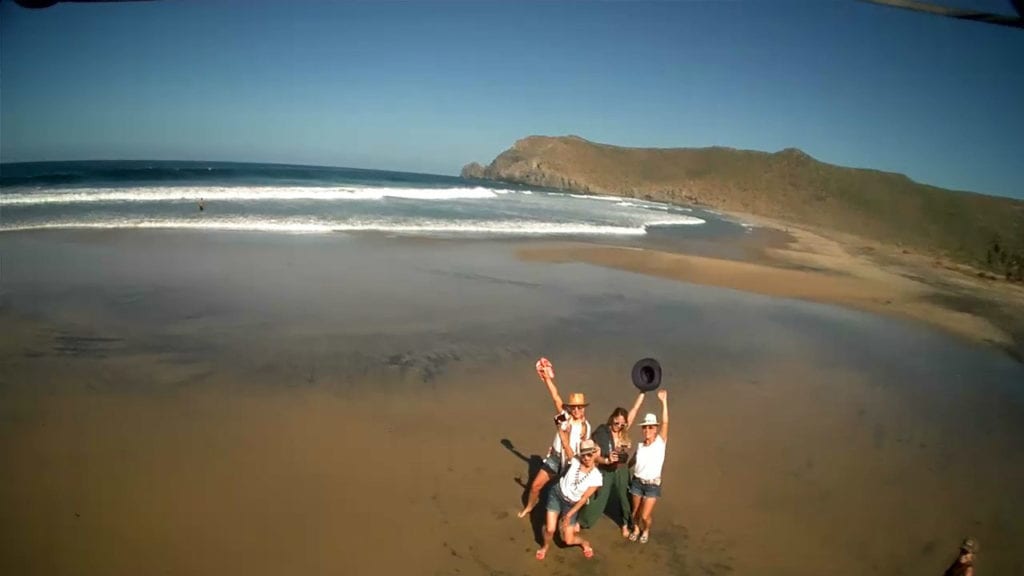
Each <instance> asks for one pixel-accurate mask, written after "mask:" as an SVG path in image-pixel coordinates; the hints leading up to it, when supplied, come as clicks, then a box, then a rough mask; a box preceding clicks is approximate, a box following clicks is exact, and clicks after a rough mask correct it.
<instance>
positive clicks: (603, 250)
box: [516, 212, 1024, 363]
mask: <svg viewBox="0 0 1024 576" xmlns="http://www.w3.org/2000/svg"><path fill="white" fill-rule="evenodd" d="M721 213H722V215H723V216H726V217H728V218H732V219H735V220H737V221H739V222H746V223H749V224H751V225H753V226H755V229H762V230H769V231H772V232H775V233H781V234H783V235H785V236H786V238H785V239H784V240H781V241H780V240H779V239H778V234H776V235H775V236H774V237H773V238H771V239H770V240H765V239H762V240H758V241H753V242H752V241H749V240H745V239H738V240H733V241H731V242H732V243H733V244H735V245H739V246H741V247H742V250H741V251H740V252H741V253H742V256H740V257H734V258H730V257H728V256H727V255H719V254H716V255H707V254H701V253H700V252H699V251H694V250H690V249H688V247H687V246H686V245H685V243H682V244H681V245H679V246H676V247H672V248H665V247H657V248H647V247H635V246H616V245H611V244H609V243H601V244H598V243H588V242H557V241H553V242H549V243H548V244H546V245H544V246H525V247H520V248H518V249H517V250H516V254H517V256H518V257H519V258H520V259H522V260H524V261H527V262H546V263H569V262H582V263H586V264H591V265H595V266H603V267H608V268H614V269H618V270H624V271H628V272H634V273H638V274H644V275H648V276H654V277H659V278H665V279H670V280H676V281H679V282H687V283H692V284H700V285H704V286H713V287H718V288H728V289H732V290H739V291H742V292H748V293H754V294H760V295H764V296H770V297H774V298H792V299H797V300H804V301H810V302H815V303H820V304H826V305H835V306H841V307H845V308H851V309H855V310H860V311H863V312H870V313H873V314H879V315H883V316H888V317H894V318H900V319H905V320H913V321H916V322H921V323H924V324H927V325H929V326H932V327H934V328H938V329H941V330H942V331H944V332H946V333H949V334H953V335H956V336H959V337H960V338H962V339H965V340H968V341H971V342H975V343H982V344H986V345H990V346H995V347H997V348H999V349H1000V350H1003V351H1004V352H1006V353H1007V354H1009V355H1010V356H1012V357H1013V358H1014V359H1015V360H1017V361H1018V362H1021V363H1024V287H1022V286H1018V285H1015V284H1012V283H1009V282H1003V281H1001V280H991V279H987V278H984V277H982V276H980V275H979V274H978V272H977V271H976V270H973V269H971V268H969V267H967V266H964V265H959V264H953V263H950V262H946V261H944V260H942V259H938V258H930V257H928V256H925V255H920V254H913V253H910V252H909V251H906V250H898V249H894V248H892V247H887V246H883V245H880V244H877V243H873V242H870V241H866V240H863V239H860V238H856V237H850V236H843V235H840V234H833V233H828V232H823V231H811V230H808V229H806V228H801V227H797V226H794V225H791V224H789V223H786V222H781V221H777V220H771V219H768V218H763V217H757V216H751V215H748V214H742V213H735V212H721Z"/></svg>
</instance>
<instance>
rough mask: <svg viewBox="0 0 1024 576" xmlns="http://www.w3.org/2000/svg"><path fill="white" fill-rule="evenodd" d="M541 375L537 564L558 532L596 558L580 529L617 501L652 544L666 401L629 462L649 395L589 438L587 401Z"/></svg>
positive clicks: (531, 499)
mask: <svg viewBox="0 0 1024 576" xmlns="http://www.w3.org/2000/svg"><path fill="white" fill-rule="evenodd" d="M537 374H538V375H539V376H540V379H541V380H542V381H543V382H544V384H545V385H546V386H547V388H548V392H549V393H550V394H551V400H552V402H554V405H555V411H556V412H557V415H556V416H555V418H554V422H555V426H556V429H557V430H556V433H555V439H554V442H553V443H552V445H551V448H550V449H549V450H548V453H547V456H546V457H545V458H544V461H543V463H542V464H541V467H540V470H539V471H538V472H537V475H536V476H535V477H534V479H533V482H532V483H531V484H530V486H529V492H528V495H527V498H526V505H525V506H524V507H523V509H522V510H521V511H520V512H519V517H520V518H524V517H526V516H527V515H529V514H530V512H531V511H532V510H533V509H534V508H535V507H536V506H537V504H538V503H539V502H540V495H541V491H542V490H543V489H544V487H545V486H547V485H548V483H549V482H551V481H553V480H556V481H557V483H556V484H555V485H554V486H552V487H551V490H550V491H549V492H548V498H547V503H546V514H545V521H544V543H543V545H542V546H541V547H540V549H538V550H537V553H536V556H537V559H538V560H543V559H544V558H545V556H547V553H548V549H549V548H550V547H551V542H552V541H553V540H554V536H555V531H556V529H558V530H559V532H560V534H561V537H562V541H563V542H564V543H565V545H566V546H570V547H571V546H579V547H580V548H581V549H582V550H583V555H584V556H585V557H587V558H591V557H593V555H594V549H593V547H592V546H591V545H590V542H588V541H587V540H586V539H585V538H583V537H581V535H580V529H581V527H582V528H584V529H586V528H591V527H592V526H594V524H595V523H596V522H597V520H598V519H599V518H600V517H601V515H603V514H604V513H605V508H606V506H607V504H608V501H609V499H610V498H611V497H612V496H613V495H614V496H615V498H616V499H617V500H618V504H619V509H620V510H621V511H622V516H621V518H620V519H619V521H620V525H621V527H622V536H623V538H627V539H629V540H631V541H634V542H640V543H643V544H645V543H647V541H648V539H649V538H650V534H651V515H652V512H653V511H654V505H655V504H656V503H657V502H658V498H659V497H661V470H662V467H663V466H664V463H665V447H666V445H667V443H668V393H667V392H666V391H665V390H659V391H658V393H657V395H658V400H660V401H661V418H660V420H659V418H658V416H657V415H656V414H654V413H649V414H646V415H645V416H644V418H643V420H641V421H640V428H641V430H642V440H641V442H640V444H638V445H637V447H636V450H635V451H634V452H633V453H632V455H630V449H631V446H632V443H631V441H630V439H629V430H630V428H631V427H632V426H633V422H634V420H635V419H636V415H637V413H638V412H639V411H640V406H641V405H642V404H643V401H644V396H645V393H644V392H641V393H640V394H638V395H637V397H636V400H635V401H634V402H633V406H632V408H630V409H629V410H628V411H627V410H626V409H625V408H616V409H615V410H612V413H611V415H610V416H608V421H607V422H606V423H605V424H602V425H600V426H598V427H597V429H596V430H593V431H592V430H591V427H590V422H589V421H588V420H587V412H586V410H587V406H588V405H589V404H588V403H587V400H586V396H585V395H584V394H582V393H580V392H574V393H572V394H570V395H569V399H568V401H563V400H562V397H561V395H560V394H559V392H558V387H557V386H555V371H554V368H553V367H552V366H551V362H550V361H548V360H547V359H546V358H541V359H540V360H539V361H538V362H537ZM630 467H632V468H633V472H632V474H630V470H629V469H630ZM627 493H628V497H627ZM977 548H978V544H977V541H976V540H974V539H973V538H967V539H966V540H964V541H963V543H962V544H961V546H960V551H959V552H958V554H957V558H956V559H955V560H954V561H953V564H952V565H951V566H950V567H949V568H948V569H947V570H946V572H945V573H944V574H945V575H946V576H972V575H973V574H974V557H975V554H976V553H977Z"/></svg>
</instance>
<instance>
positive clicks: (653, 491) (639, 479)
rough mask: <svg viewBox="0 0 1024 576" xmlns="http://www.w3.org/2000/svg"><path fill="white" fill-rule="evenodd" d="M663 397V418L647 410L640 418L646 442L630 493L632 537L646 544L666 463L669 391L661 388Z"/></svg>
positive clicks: (641, 447)
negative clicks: (641, 418) (659, 418)
mask: <svg viewBox="0 0 1024 576" xmlns="http://www.w3.org/2000/svg"><path fill="white" fill-rule="evenodd" d="M658 400H661V422H658V417H657V416H655V415H654V414H646V415H645V416H644V419H643V420H641V421H640V429H641V430H643V442H641V443H640V445H639V446H637V449H636V455H635V456H634V459H635V460H634V461H635V464H634V467H633V481H632V482H631V483H630V485H629V493H630V495H631V496H632V497H633V531H632V532H631V533H630V534H629V539H630V540H633V541H636V540H637V539H639V540H640V543H641V544H646V543H647V539H648V538H650V535H651V512H653V511H654V505H655V504H656V503H657V502H658V498H659V497H661V468H662V466H664V464H665V445H666V444H667V443H668V392H667V391H665V390H658Z"/></svg>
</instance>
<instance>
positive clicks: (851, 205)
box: [462, 136, 1024, 274]
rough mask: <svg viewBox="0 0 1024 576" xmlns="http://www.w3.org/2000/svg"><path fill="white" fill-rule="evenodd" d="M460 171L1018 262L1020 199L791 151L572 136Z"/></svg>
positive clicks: (1004, 264)
mask: <svg viewBox="0 0 1024 576" xmlns="http://www.w3.org/2000/svg"><path fill="white" fill-rule="evenodd" d="M462 174H463V176H464V177H468V178H483V179H489V180H500V181H505V182H514V183H520V184H529V185H534V186H544V187H551V188H558V189H563V190H572V191H577V192H586V193H592V194H614V195H621V196H633V197H640V198H647V199H652V200H660V201H667V202H676V203H686V204H699V205H705V206H710V207H713V208H719V209H723V210H733V211H742V212H747V213H751V214H755V215H760V216H767V217H770V218H778V219H781V220H786V221H790V222H793V223H795V224H804V225H809V226H814V227H819V228H824V229H829V230H835V231H840V232H844V233H850V234H855V235H858V236H862V237H865V238H870V239H873V240H878V241H881V242H884V243H889V244H894V245H896V244H898V245H903V246H907V247H911V248H914V249H917V250H921V251H926V252H934V253H941V254H944V255H946V256H949V257H951V258H954V259H957V260H960V261H964V262H969V263H973V264H982V265H985V264H987V265H988V267H989V268H991V269H993V270H997V271H1000V272H1004V271H1005V270H1006V269H1007V268H1012V269H1013V270H1016V272H1017V273H1018V274H1019V273H1020V268H1021V266H1022V265H1024V202H1021V201H1019V200H1013V199H1009V198H999V197H994V196H985V195H982V194H975V193H970V192H957V191H953V190H946V189H943V188H937V187H935V186H927V185H924V184H919V183H917V182H914V181H913V180H911V179H909V178H907V177H906V176H904V175H902V174H894V173H890V172H880V171H877V170H865V169H859V168H846V167H843V166H836V165H833V164H826V163H824V162H819V161H818V160H815V159H814V158H812V157H810V156H808V155H807V154H805V153H803V152H802V151H800V150H797V149H795V148H788V149H786V150H782V151H780V152H775V153H768V152H758V151H751V150H735V149H731V148H720V147H713V148H671V149H661V148H623V147H620V146H610V145H606V144H597V143H594V142H590V141H587V140H585V139H583V138H579V137H576V136H565V137H547V136H530V137H528V138H524V139H522V140H519V141H518V142H516V143H515V145H514V146H513V147H512V148H510V149H508V150H506V151H505V152H502V153H501V154H500V155H499V156H498V157H497V158H495V159H494V161H493V162H491V163H490V165H488V166H486V167H485V166H481V165H479V164H476V163H473V164H469V165H467V166H466V167H465V168H464V169H463V172H462ZM995 244H998V246H999V248H998V250H995V252H994V253H993V247H994V245H995ZM1014 266H1015V268H1014Z"/></svg>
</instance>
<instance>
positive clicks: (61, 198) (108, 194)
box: [0, 186, 514, 206]
mask: <svg viewBox="0 0 1024 576" xmlns="http://www.w3.org/2000/svg"><path fill="white" fill-rule="evenodd" d="M509 192H514V191H508V190H495V189H492V188H484V187H480V186H477V187H473V188H387V187H355V186H346V187H317V186H292V187H277V186H267V187H261V186H254V187H248V186H220V187H217V186H196V187H191V186H154V187H139V188H63V189H61V188H57V189H48V190H46V191H45V192H35V193H20V192H19V193H3V194H0V205H3V206H25V205H43V204H86V203H115V202H193V203H194V202H198V201H199V200H200V199H202V200H203V201H205V202H218V201H254V200H262V201H267V200H271V201H273V200H314V201H316V200H320V201H333V200H383V199H384V198H403V199H410V200H424V201H429V200H463V199H487V198H495V197H496V196H497V195H498V194H499V193H509Z"/></svg>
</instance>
